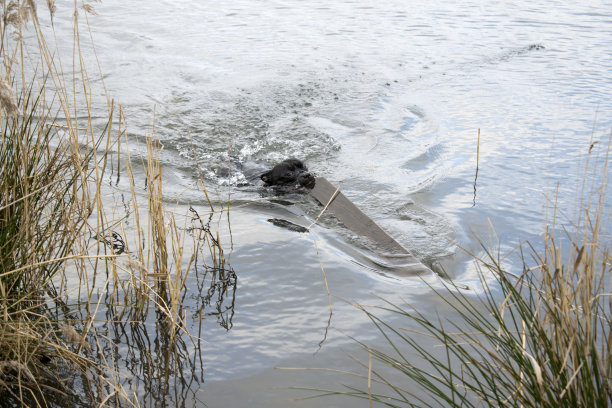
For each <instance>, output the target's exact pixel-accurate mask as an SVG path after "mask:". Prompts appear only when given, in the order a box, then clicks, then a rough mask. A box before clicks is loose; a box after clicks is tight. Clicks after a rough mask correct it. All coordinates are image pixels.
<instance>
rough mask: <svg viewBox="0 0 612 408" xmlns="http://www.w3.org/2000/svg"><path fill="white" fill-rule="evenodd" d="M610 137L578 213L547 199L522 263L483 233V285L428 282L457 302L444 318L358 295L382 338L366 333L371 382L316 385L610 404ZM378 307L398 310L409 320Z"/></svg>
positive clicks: (384, 393)
mask: <svg viewBox="0 0 612 408" xmlns="http://www.w3.org/2000/svg"><path fill="white" fill-rule="evenodd" d="M611 139H612V135H611ZM609 148H610V141H609V142H608V149H607V150H605V153H604V155H603V157H598V158H596V162H597V163H598V166H596V167H589V168H590V169H591V170H593V169H595V170H593V174H587V173H585V175H584V178H583V180H584V181H583V183H584V186H583V188H582V190H581V191H582V198H581V200H580V202H581V208H580V211H578V216H577V217H576V219H575V220H570V219H567V218H565V217H563V212H562V211H561V210H560V209H559V208H558V207H557V201H556V200H550V201H551V203H552V204H553V215H552V220H551V222H550V224H549V226H548V227H547V228H546V229H545V231H544V234H543V242H542V245H541V248H543V249H541V250H540V251H538V250H536V248H535V247H534V246H532V245H531V244H529V243H526V244H524V245H522V246H521V247H520V248H519V251H518V254H519V259H518V260H519V262H520V263H522V266H523V268H522V273H521V274H520V275H518V276H517V275H514V274H511V273H509V272H508V271H506V270H505V268H504V266H503V264H502V258H500V256H499V254H498V253H496V252H495V251H493V250H488V249H487V248H486V247H485V245H481V246H482V248H483V252H484V256H479V257H477V258H476V260H477V262H478V265H479V267H480V274H481V282H482V287H483V292H482V295H479V296H477V295H473V294H469V293H467V292H465V291H462V290H461V289H459V288H456V287H452V286H449V287H446V288H445V289H443V290H437V289H435V288H431V289H432V290H433V291H435V292H436V293H437V295H438V296H439V298H440V301H441V302H443V303H444V304H446V305H447V306H449V309H450V310H451V312H450V313H449V314H448V315H445V317H444V318H442V317H440V316H437V317H432V316H431V315H430V314H428V312H425V311H420V310H418V308H417V307H412V306H410V305H398V304H393V303H390V302H386V306H384V307H380V308H366V307H360V308H361V310H363V312H364V313H365V314H366V315H367V316H368V317H369V318H370V320H371V321H372V323H373V324H374V325H375V326H376V328H377V329H378V330H379V331H380V333H381V334H382V335H383V337H384V339H385V340H386V345H380V344H379V345H377V346H370V345H367V344H365V343H360V344H361V346H362V347H363V349H364V350H365V351H366V352H367V353H368V355H369V356H371V358H373V359H374V362H375V363H376V364H374V367H373V365H372V363H371V362H368V363H366V362H361V361H359V364H360V365H361V366H362V367H363V368H364V369H367V374H359V376H360V378H362V379H363V380H364V384H365V383H366V381H365V380H366V379H367V387H366V386H365V385H364V387H363V388H359V387H352V386H351V387H347V390H344V391H338V390H316V391H318V392H319V395H350V396H354V397H358V398H362V399H365V400H368V401H374V402H378V403H379V404H381V405H384V406H389V407H400V406H419V407H422V406H451V407H460V406H461V407H477V406H478V407H481V406H495V407H497V406H513V407H514V406H516V407H551V408H552V407H555V408H556V407H609V406H611V405H612V354H611V352H610V350H611V346H612V333H611V332H610V327H611V325H612V297H611V296H612V283H611V278H610V269H611V263H612V255H611V252H610V249H611V248H610V235H609V230H608V228H609V225H608V220H609V218H610V213H609V211H610V210H609V208H608V207H606V205H605V199H606V186H607V163H608V155H609ZM589 154H591V151H589ZM593 154H594V153H593ZM561 219H562V220H563V223H562V222H561V221H560V220H561ZM561 224H563V225H561ZM380 312H384V314H385V315H387V316H388V315H389V313H391V314H392V315H394V316H395V317H397V316H399V318H400V319H399V321H403V322H404V324H402V326H403V327H397V325H396V324H390V323H388V320H389V319H387V318H385V317H380V316H379V314H380ZM394 321H398V320H397V319H395V318H394ZM407 327H410V329H408V328H407ZM376 365H377V366H378V367H376ZM311 391H312V390H311Z"/></svg>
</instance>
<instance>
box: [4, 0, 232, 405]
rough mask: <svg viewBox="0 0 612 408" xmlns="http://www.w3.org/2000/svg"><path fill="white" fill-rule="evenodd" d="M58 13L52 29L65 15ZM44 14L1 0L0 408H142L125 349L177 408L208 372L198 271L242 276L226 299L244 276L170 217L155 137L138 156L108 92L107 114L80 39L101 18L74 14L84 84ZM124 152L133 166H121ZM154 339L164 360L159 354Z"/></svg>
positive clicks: (191, 218) (207, 238) (188, 216)
mask: <svg viewBox="0 0 612 408" xmlns="http://www.w3.org/2000/svg"><path fill="white" fill-rule="evenodd" d="M47 6H48V12H49V14H50V17H51V20H50V23H51V24H52V22H53V18H56V16H55V13H56V8H55V5H54V2H52V1H49V2H47ZM38 12H39V11H37V9H36V3H35V2H34V1H32V0H23V1H10V2H7V1H6V0H0V18H1V22H2V26H1V29H0V36H1V38H0V42H1V44H0V105H1V106H0V129H1V131H2V135H1V145H0V402H1V403H2V404H6V405H8V406H28V407H30V406H40V407H48V406H57V407H64V406H99V407H103V406H128V407H131V406H138V405H139V404H140V403H141V401H142V400H143V397H142V395H143V392H144V391H143V389H142V388H140V389H137V388H131V387H130V386H128V384H132V385H134V381H132V379H130V381H129V382H126V379H125V378H124V377H122V375H121V374H120V373H121V372H125V367H123V366H122V357H123V356H122V355H121V353H122V351H121V350H120V348H119V347H117V344H116V341H115V340H117V339H119V340H121V341H123V342H124V345H125V347H127V348H128V350H131V351H129V353H139V354H140V356H139V358H137V359H135V360H137V361H142V367H141V371H140V372H135V373H134V374H135V375H139V376H141V377H147V378H141V379H140V380H141V381H144V382H145V383H147V384H148V385H147V387H148V389H149V390H158V391H159V392H160V393H161V394H160V395H158V397H159V399H163V398H165V397H166V395H168V394H169V393H170V390H169V387H170V385H171V384H172V383H173V382H174V384H175V385H177V387H182V385H184V383H185V381H184V379H183V375H184V372H183V371H184V370H186V369H188V367H191V370H192V371H193V372H194V373H195V371H196V369H195V367H196V364H197V362H196V358H195V354H194V358H193V360H191V357H190V356H191V354H192V353H190V351H188V350H187V348H186V347H187V344H188V343H191V344H199V335H200V333H199V332H198V334H197V335H193V334H191V333H189V331H188V327H190V326H193V324H187V323H186V319H187V317H186V313H185V311H184V309H183V306H182V302H183V299H184V297H185V294H186V288H187V279H188V276H189V272H190V271H192V270H194V268H195V269H196V271H197V270H198V269H197V268H200V270H202V269H204V270H205V271H213V273H214V274H215V276H221V275H224V276H225V274H229V275H230V276H233V281H232V280H231V279H230V280H228V281H226V283H228V284H227V285H224V286H223V291H224V293H229V290H231V288H230V285H231V284H232V282H233V285H235V274H233V271H231V268H229V267H228V266H227V265H225V261H224V259H223V250H222V248H221V244H220V239H219V236H218V234H215V233H214V232H213V231H211V229H210V228H209V227H208V226H205V225H203V224H202V223H201V220H200V218H199V215H197V213H196V214H195V215H194V214H192V213H191V212H189V211H185V214H178V213H175V212H174V211H173V210H172V209H171V208H169V204H168V201H167V199H166V198H165V197H164V193H163V189H162V187H163V186H162V182H163V177H162V168H161V164H160V159H159V153H160V151H161V148H162V147H161V145H159V144H158V143H157V142H155V137H154V134H152V133H153V132H151V134H150V135H147V140H148V141H149V143H148V145H147V151H146V152H142V153H141V154H140V155H138V156H139V157H132V155H130V145H129V141H128V139H127V137H126V134H127V131H126V125H125V118H124V117H123V110H122V108H121V107H120V106H119V107H116V106H115V105H114V103H113V102H112V100H111V98H110V97H109V96H108V95H107V94H106V90H105V89H104V90H103V91H102V94H103V95H106V103H102V105H101V106H99V105H95V106H94V102H93V100H94V99H93V98H92V95H95V94H99V93H100V90H99V89H98V90H94V89H92V85H91V82H90V75H91V74H90V73H89V72H88V69H87V68H88V67H87V66H86V64H85V60H86V59H87V58H85V56H84V55H83V54H82V51H81V42H82V41H83V39H82V38H81V35H80V32H79V30H80V27H81V25H80V19H81V18H82V17H83V15H84V13H85V12H92V9H91V5H88V7H85V8H78V9H76V8H75V10H74V14H73V16H74V38H73V42H74V43H73V47H72V50H73V53H74V54H73V55H72V56H71V60H72V61H73V65H72V66H70V68H69V69H70V72H73V75H71V76H67V75H65V73H64V72H63V70H62V67H63V66H64V65H63V61H62V58H61V57H62V56H61V52H60V51H59V50H58V49H57V48H52V46H50V45H49V43H48V42H47V39H48V38H49V35H48V33H49V30H50V29H51V30H52V25H51V27H50V26H49V24H48V23H47V24H42V23H41V22H40V21H39V16H38V15H37V13H38ZM54 16H55V17H54ZM26 24H29V28H30V31H28V32H26V31H25V30H24V27H25V25H26ZM98 74H99V75H100V77H102V76H101V73H98ZM92 77H94V76H92ZM102 84H103V83H102ZM117 112H118V114H117ZM96 116H97V117H99V116H103V117H106V119H105V120H104V121H102V122H100V121H95V120H94V117H96ZM121 145H124V146H125V151H126V152H127V153H124V154H123V155H122V156H119V152H120V151H121V148H120V147H121ZM114 157H116V158H117V160H118V163H117V169H120V168H122V166H123V167H125V169H126V170H127V172H128V178H129V183H128V185H127V193H128V196H129V197H131V200H129V201H128V202H127V203H126V202H116V201H114V200H113V199H112V197H113V194H115V193H116V189H112V188H110V187H107V186H105V185H106V184H108V183H105V180H108V176H107V173H108V170H109V168H110V165H109V163H110V160H111V159H113V158H114ZM137 164H138V165H142V167H143V168H144V169H145V170H144V173H145V176H146V182H147V192H146V194H145V195H144V197H143V195H141V194H138V193H137V187H136V184H135V177H134V174H133V166H135V165H137ZM105 177H106V179H105ZM200 186H201V191H200V192H201V194H202V197H207V192H206V190H205V187H204V184H203V183H200ZM143 203H146V204H143ZM209 205H210V209H211V214H214V212H215V209H214V207H213V205H212V203H210V202H209ZM211 216H212V215H211ZM198 224H202V225H199V226H198ZM232 274H233V275H232ZM217 284H218V282H215V283H214V284H213V286H214V287H215V288H216V285H217ZM215 290H217V289H215ZM201 318H202V313H200V316H199V319H200V322H199V323H200V326H198V325H197V323H198V322H197V318H195V319H196V322H195V323H196V327H198V331H201ZM109 330H112V331H114V332H115V333H117V336H116V337H115V338H114V339H111V338H110V337H109V336H108V331H109ZM153 330H154V332H152V331H153ZM143 333H144V336H145V337H146V338H147V339H148V338H149V337H152V336H156V340H155V342H154V344H155V347H158V346H159V347H160V348H159V349H156V350H155V351H154V350H151V348H152V347H153V346H152V344H151V343H148V342H143V341H142V336H143ZM156 354H159V355H162V356H163V358H160V359H153V358H152V357H151V356H152V355H156ZM187 356H189V357H187ZM130 368H131V367H130ZM135 371H137V370H135ZM200 375H201V374H200ZM151 393H154V392H153V391H151ZM3 406H4V405H3Z"/></svg>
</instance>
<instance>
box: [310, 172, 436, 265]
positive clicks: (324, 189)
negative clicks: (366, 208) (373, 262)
mask: <svg viewBox="0 0 612 408" xmlns="http://www.w3.org/2000/svg"><path fill="white" fill-rule="evenodd" d="M310 193H311V194H312V196H313V197H314V198H315V199H317V201H319V202H320V203H321V204H322V205H324V206H327V211H331V212H332V213H333V214H334V215H335V216H336V218H338V220H340V221H341V222H342V223H343V224H344V225H345V226H346V227H347V228H348V229H350V230H351V231H353V232H355V233H356V234H359V235H361V236H364V237H366V238H368V239H369V240H371V241H372V242H373V243H374V245H375V248H374V249H375V251H376V253H377V254H378V255H379V256H380V257H381V258H383V259H384V260H385V262H386V263H388V264H389V266H388V267H389V269H391V270H392V271H393V272H395V273H398V274H400V275H417V274H422V273H432V271H431V269H429V268H428V267H426V266H425V265H423V264H422V263H421V262H419V260H418V259H416V258H415V257H414V256H413V255H412V254H411V253H410V251H408V250H407V249H406V248H404V247H403V246H401V245H400V244H399V243H398V242H397V241H396V240H394V239H393V238H392V237H391V236H390V235H389V234H387V233H386V232H385V231H384V230H383V229H382V228H380V227H379V226H378V225H377V224H376V223H375V222H374V221H373V220H372V219H371V218H370V217H368V216H367V215H366V214H364V213H363V211H361V210H360V209H359V208H357V206H356V205H355V204H353V203H352V201H351V200H349V199H348V198H346V196H345V195H344V194H342V192H340V191H339V190H338V189H337V188H336V187H335V186H334V185H333V184H331V183H330V182H329V181H327V179H326V178H325V177H317V178H316V180H315V185H314V187H313V188H312V190H311V192H310Z"/></svg>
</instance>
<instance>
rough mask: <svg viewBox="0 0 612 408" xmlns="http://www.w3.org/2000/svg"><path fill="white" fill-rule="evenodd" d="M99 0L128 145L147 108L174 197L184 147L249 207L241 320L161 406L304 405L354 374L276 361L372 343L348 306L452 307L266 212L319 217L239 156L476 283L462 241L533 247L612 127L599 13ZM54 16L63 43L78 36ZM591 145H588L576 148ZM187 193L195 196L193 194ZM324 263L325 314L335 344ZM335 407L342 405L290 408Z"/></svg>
mask: <svg viewBox="0 0 612 408" xmlns="http://www.w3.org/2000/svg"><path fill="white" fill-rule="evenodd" d="M96 8H97V11H98V13H99V15H98V16H90V17H89V21H90V23H91V26H92V32H93V36H94V39H95V42H96V45H97V51H98V57H99V59H100V64H101V66H102V70H103V72H104V74H105V83H106V85H107V87H108V88H109V90H110V92H111V94H112V95H113V97H114V98H115V100H116V101H117V102H118V103H121V104H123V106H124V107H125V109H126V117H127V121H128V130H129V131H130V134H131V137H133V138H134V139H133V140H134V144H136V137H139V136H142V135H143V134H144V133H145V132H146V131H148V129H150V125H151V123H152V122H153V116H154V117H155V119H154V122H155V129H156V130H155V134H156V135H157V136H158V137H159V138H160V139H161V141H162V143H163V145H164V150H163V154H162V162H163V164H164V166H165V179H166V180H167V183H166V184H167V185H166V186H165V188H166V194H167V195H168V197H172V196H173V195H174V194H176V193H178V192H180V191H182V190H183V189H184V188H185V187H186V186H188V185H189V184H190V183H191V182H192V181H193V180H194V178H195V177H196V176H197V172H196V170H195V168H194V166H193V164H192V163H193V159H194V156H195V158H196V159H197V160H198V161H199V163H200V165H201V167H202V169H203V171H204V176H205V179H206V181H207V183H208V184H207V185H208V186H209V188H210V189H211V190H212V191H215V190H218V191H219V197H220V198H219V201H223V200H225V199H227V196H228V190H227V186H228V184H231V185H232V190H231V198H232V200H235V203H236V204H237V205H238V204H243V203H247V202H252V201H257V202H258V204H253V205H249V206H247V207H244V208H241V209H236V210H235V211H233V212H231V215H230V219H231V232H232V234H231V235H232V242H233V246H232V248H233V250H231V251H228V252H229V256H228V260H229V262H230V264H231V265H232V267H233V268H234V270H235V271H236V274H237V276H238V285H237V289H236V300H235V314H234V317H233V327H232V328H231V330H229V331H227V330H226V329H224V328H222V327H221V326H220V325H219V324H218V323H217V321H216V320H215V319H214V318H211V319H210V320H207V321H206V324H205V327H204V331H203V332H204V335H203V338H204V340H205V341H206V343H205V345H203V357H202V358H203V363H202V367H201V369H203V375H201V376H200V377H199V378H198V379H197V380H196V381H192V382H191V383H190V385H189V387H187V390H186V391H185V392H184V393H183V394H181V395H180V396H178V397H176V396H175V397H171V396H168V398H169V401H171V400H172V399H173V398H175V399H178V400H180V401H181V403H182V402H185V403H186V405H188V406H190V405H191V404H195V405H197V406H205V405H204V404H207V405H206V406H233V407H241V406H244V407H247V406H248V407H251V406H289V400H290V398H293V397H295V396H296V394H295V392H292V391H288V390H283V389H282V388H283V387H287V386H294V385H297V386H330V383H331V384H332V385H331V386H335V387H336V388H338V387H340V384H341V383H346V382H348V381H349V380H347V379H346V378H344V377H339V376H332V375H329V374H328V375H323V374H322V373H320V372H312V371H288V372H285V371H282V372H280V371H278V370H274V367H276V366H300V367H316V366H327V367H329V366H330V365H331V366H334V367H336V368H338V367H342V368H343V367H347V368H351V367H353V366H354V365H352V363H351V361H350V359H348V358H347V357H346V356H345V355H344V354H343V352H342V351H343V350H345V351H348V352H356V351H355V350H356V346H355V345H354V343H353V341H352V340H350V339H349V338H348V337H347V336H346V335H350V336H355V337H358V338H359V339H360V340H364V341H377V342H382V340H381V339H380V338H379V336H378V335H377V334H376V330H375V329H374V328H373V327H372V325H371V324H369V322H368V321H367V319H366V318H365V316H364V315H363V314H361V312H359V311H358V310H356V309H355V308H354V307H353V306H351V305H350V304H349V302H360V303H365V304H380V302H381V301H380V300H379V299H378V298H376V297H375V296H383V297H386V298H389V299H391V300H394V301H400V300H402V299H403V300H406V301H409V302H410V303H412V304H413V305H416V306H417V307H418V308H420V309H421V310H424V311H431V312H432V313H434V312H436V311H437V312H440V313H442V314H443V313H444V311H445V306H444V304H443V303H442V302H441V301H440V300H439V299H437V298H436V296H435V295H434V294H433V293H432V291H431V290H430V289H429V288H428V287H427V286H426V285H425V284H424V283H423V282H422V281H421V280H419V279H417V278H415V279H411V278H406V279H393V277H390V276H383V275H380V274H379V273H377V271H375V270H370V269H368V268H364V267H362V266H360V265H359V264H365V263H367V260H368V256H371V255H372V254H368V253H367V251H366V250H364V248H363V247H362V246H360V244H359V239H358V237H354V236H352V235H351V234H350V232H348V231H345V230H343V228H342V227H341V226H339V225H337V224H334V222H333V219H327V220H326V221H324V222H323V223H322V224H321V225H319V226H315V227H313V228H311V230H310V232H308V233H299V232H295V231H290V230H286V229H282V228H279V227H277V226H275V225H273V224H272V223H270V222H268V219H270V218H282V219H286V220H289V221H291V222H294V223H296V224H298V225H309V224H310V223H311V222H312V220H313V218H314V217H315V216H316V214H317V208H318V207H317V206H316V203H314V202H313V201H312V199H309V198H308V197H300V196H297V197H292V198H291V200H292V202H294V203H295V204H294V205H290V206H287V205H283V204H278V203H273V202H270V200H268V199H266V197H265V194H263V196H262V192H261V191H260V190H261V189H260V186H258V185H256V183H255V185H253V180H252V178H249V177H248V175H247V174H245V173H244V172H242V171H241V170H240V169H241V168H242V167H236V168H235V169H234V170H233V171H232V172H231V177H230V174H229V172H228V155H229V152H230V151H231V158H232V160H233V161H234V162H235V163H236V164H239V165H240V166H243V167H244V168H250V169H258V168H262V169H263V168H266V167H267V166H271V165H273V164H274V163H276V162H278V161H280V160H282V159H284V158H287V157H298V158H301V159H302V160H304V161H305V162H306V163H307V164H308V166H309V167H310V169H311V170H312V171H313V172H314V173H316V174H317V175H322V176H324V177H326V178H327V179H329V180H330V181H331V182H333V183H335V184H337V185H339V186H341V187H342V189H343V191H344V193H345V194H346V195H347V196H348V197H350V198H351V199H352V200H353V202H354V203H355V204H357V205H358V206H359V207H360V208H361V209H363V211H364V212H365V213H367V214H368V215H370V216H371V217H372V218H373V219H375V220H376V221H377V222H378V223H379V224H380V225H381V226H382V227H383V228H384V229H386V230H387V231H388V232H389V233H390V234H391V235H392V236H393V237H395V238H396V239H397V240H398V241H399V242H400V243H401V244H403V245H404V246H405V247H407V248H409V249H410V250H412V251H413V252H414V254H415V255H416V256H417V257H418V258H419V259H421V260H422V261H424V262H426V263H432V262H440V263H441V264H442V265H443V266H444V267H445V268H446V271H447V273H448V274H449V275H450V276H451V277H452V278H453V279H454V280H455V281H456V282H459V283H462V284H465V285H468V286H469V287H470V288H471V290H473V291H477V284H476V281H477V275H476V271H475V268H474V266H473V263H472V262H471V261H470V258H469V257H468V256H466V255H464V254H463V253H462V252H461V251H460V250H458V249H457V246H456V245H455V244H454V243H453V242H457V243H459V244H460V245H461V246H463V247H465V248H467V249H470V250H475V251H477V252H480V253H481V251H479V249H478V248H479V243H478V241H477V239H476V238H475V236H477V237H480V239H482V240H484V241H485V242H487V243H488V242H491V241H493V242H497V239H499V240H500V241H501V247H502V251H507V250H509V249H511V248H513V247H514V246H515V245H516V244H518V243H519V242H522V241H524V240H530V241H533V242H534V244H535V246H536V247H538V246H539V242H538V239H539V238H540V237H541V233H542V231H543V219H544V212H545V211H544V210H545V208H546V207H548V206H549V203H548V202H547V200H546V199H545V197H546V196H547V195H548V196H549V197H550V196H551V194H552V193H553V192H554V191H558V205H559V206H560V207H561V208H562V209H564V210H565V211H566V212H567V214H569V215H570V216H571V215H573V211H574V209H575V208H576V199H575V197H576V190H577V188H578V186H579V182H580V180H581V179H582V175H581V174H582V171H583V170H584V167H585V165H586V163H587V159H590V160H591V164H593V163H594V162H595V161H596V160H597V159H596V158H597V157H601V154H602V153H601V151H600V148H601V147H602V146H603V145H605V141H606V140H607V138H608V136H609V134H610V129H611V127H612V19H611V18H610V16H611V15H612V4H611V3H609V2H605V1H586V2H580V3H567V2H558V1H551V0H549V1H543V2H538V3H537V4H536V3H534V2H532V1H530V2H528V1H519V2H497V3H490V2H489V3H482V2H433V3H432V2H429V1H427V2H425V1H410V2H407V1H386V2H362V1H333V2H330V1H317V0H315V1H309V2H300V1H294V0H287V1H261V2H251V1H225V2H218V1H208V2H196V1H190V0H184V1H159V2H125V1H116V0H106V1H105V2H104V3H102V4H97V5H96ZM61 13H62V10H59V11H58V16H56V23H55V24H56V31H57V35H58V38H59V39H60V42H61V39H62V38H63V37H62V36H64V35H65V36H66V37H65V38H68V39H69V38H71V31H69V29H68V26H69V22H70V20H69V18H70V17H69V16H68V13H66V15H65V16H63V17H62V14H61ZM90 62H91V63H92V64H93V60H92V61H90ZM154 112H155V114H154ZM479 129H480V146H479V147H480V149H479V162H478V164H479V171H478V178H477V182H476V184H475V174H476V154H477V136H478V130H479ZM593 141H601V142H600V143H597V144H595V147H594V149H593V151H592V152H591V153H590V154H589V149H590V147H591V145H592V143H593ZM598 155H599V156H598ZM137 177H138V175H137ZM183 201H184V203H185V204H187V203H189V204H191V205H194V207H197V206H200V207H205V206H206V204H205V203H204V200H203V198H202V197H198V196H196V195H191V196H190V195H186V196H183ZM220 228H221V229H222V230H226V229H227V226H224V224H220ZM493 229H494V232H493ZM225 233H226V236H229V230H227V231H226V232H225ZM315 242H316V247H315ZM317 248H318V255H317ZM321 265H323V268H324V270H325V272H326V276H327V280H328V284H329V288H330V291H331V294H332V302H333V310H334V313H333V317H332V320H331V329H330V330H329V332H328V333H327V337H326V327H327V326H328V318H329V305H328V300H327V295H326V292H325V287H324V282H323V278H322V273H321ZM508 267H509V269H511V270H520V269H521V265H520V264H517V263H513V262H509V264H508ZM191 296H194V298H197V296H198V293H193V294H191ZM194 302H195V300H194ZM389 318H390V319H392V316H389ZM398 324H402V323H398ZM324 338H325V342H323V343H322V345H321V346H320V343H321V341H322V340H323V339H324ZM345 364H346V366H345ZM355 381H357V380H355ZM357 382H358V381H357ZM361 385H362V386H363V384H361ZM279 387H280V388H281V389H280V390H279ZM328 403H329V404H330V405H327V404H328ZM332 404H336V405H333V406H338V407H345V406H346V407H348V406H353V404H354V401H352V400H350V399H347V400H344V399H340V398H337V399H333V400H331V399H329V400H326V401H324V402H323V401H321V400H314V401H312V400H306V401H301V402H297V403H296V405H299V406H322V405H325V406H332ZM171 405H172V404H171Z"/></svg>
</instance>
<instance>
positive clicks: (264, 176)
mask: <svg viewBox="0 0 612 408" xmlns="http://www.w3.org/2000/svg"><path fill="white" fill-rule="evenodd" d="M271 174H272V170H270V171H266V172H265V173H264V174H262V175H261V176H259V178H260V179H261V180H262V181H263V182H264V183H267V182H268V181H269V180H270V175H271Z"/></svg>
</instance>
